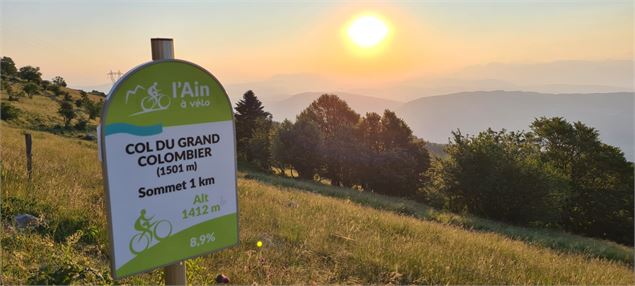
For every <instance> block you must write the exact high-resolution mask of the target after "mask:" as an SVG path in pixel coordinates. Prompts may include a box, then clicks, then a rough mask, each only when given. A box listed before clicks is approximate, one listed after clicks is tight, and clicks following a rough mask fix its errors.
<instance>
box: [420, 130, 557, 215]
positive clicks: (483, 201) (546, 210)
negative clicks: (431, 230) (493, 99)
mask: <svg viewBox="0 0 635 286" xmlns="http://www.w3.org/2000/svg"><path fill="white" fill-rule="evenodd" d="M452 136H453V140H452V142H450V144H449V145H448V147H447V149H446V151H447V152H448V158H447V159H446V160H439V161H437V163H436V164H435V165H434V167H433V168H432V169H431V171H430V173H431V176H432V178H433V184H434V187H435V188H437V189H438V190H439V191H440V192H441V193H443V194H444V195H445V197H446V198H447V207H448V208H449V209H451V210H453V211H458V212H463V211H467V212H469V213H472V214H476V215H479V216H483V217H487V218H492V219H496V220H501V221H505V222H509V223H514V224H521V225H536V224H540V225H549V223H552V224H553V223H556V224H557V222H558V213H557V210H558V208H557V205H558V203H559V202H558V197H557V196H556V194H558V190H559V189H558V187H559V186H560V185H559V182H558V180H557V177H556V176H553V173H551V172H550V171H549V170H548V169H547V168H545V167H544V166H543V164H542V163H541V162H540V160H539V158H538V156H537V155H538V153H537V151H538V149H537V148H536V146H535V145H534V144H531V141H532V135H531V134H525V133H523V132H518V133H517V132H506V131H505V130H502V131H493V130H491V129H488V130H487V131H484V132H481V133H479V134H478V135H476V136H465V135H463V134H461V133H460V132H458V131H457V132H452Z"/></svg>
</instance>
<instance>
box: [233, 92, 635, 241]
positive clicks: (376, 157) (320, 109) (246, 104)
mask: <svg viewBox="0 0 635 286" xmlns="http://www.w3.org/2000/svg"><path fill="white" fill-rule="evenodd" d="M235 110H236V113H235V118H236V135H237V145H238V156H239V160H241V161H244V162H248V163H249V164H251V165H253V166H256V167H258V168H260V169H262V170H265V171H267V172H272V170H277V173H279V174H281V175H290V176H294V177H295V176H297V177H299V178H302V179H308V180H321V181H327V182H329V183H330V184H331V185H334V186H342V187H352V188H357V189H359V190H361V191H369V192H376V193H381V194H386V195H391V196H399V197H408V198H411V199H415V200H418V201H422V202H424V203H427V204H429V205H432V206H434V207H438V208H443V209H446V210H450V211H453V212H458V213H470V214H474V215H477V216H481V217H486V218H491V219H495V220H499V221H504V222H507V223H512V224H516V225H522V226H534V227H543V228H551V229H560V230H565V231H569V232H572V233H577V234H581V235H585V236H590V237H597V238H602V239H609V240H613V241H616V242H620V243H624V244H628V245H633V231H634V229H633V190H634V186H633V179H634V178H633V172H634V170H633V163H632V162H628V161H627V160H626V159H625V158H624V154H623V153H622V152H621V150H620V149H619V148H616V147H613V146H610V145H607V144H604V143H602V142H601V140H600V139H599V134H598V131H597V130H596V129H594V128H591V127H588V126H586V125H585V124H583V123H581V122H574V123H570V122H568V121H566V120H565V119H563V118H560V117H553V118H546V117H541V118H537V119H535V120H534V121H533V123H532V124H531V126H530V129H531V130H530V131H528V132H524V131H521V132H517V131H506V130H500V131H494V130H491V129H488V130H485V131H482V132H480V133H478V134H476V135H466V134H462V133H461V132H460V130H457V131H454V132H452V133H451V136H452V137H451V138H450V140H449V144H447V145H446V147H445V152H446V153H447V156H443V157H434V156H431V155H430V154H429V153H428V150H427V149H426V144H425V141H423V140H422V139H420V138H417V137H415V136H414V135H413V133H412V131H411V129H410V128H409V127H408V125H407V124H406V123H405V122H404V121H403V120H402V119H400V118H399V117H398V116H397V115H396V114H395V113H394V112H392V111H389V110H386V111H384V113H383V114H377V113H367V114H366V115H364V116H361V115H359V114H357V113H356V112H355V111H353V110H352V109H351V108H350V107H349V106H348V104H347V103H346V102H344V101H343V100H341V99H340V98H338V97H337V96H336V95H329V94H325V95H322V96H321V97H319V98H318V99H317V100H315V101H314V102H313V103H311V104H310V105H309V106H308V107H307V108H306V109H304V110H303V111H302V112H301V113H300V114H299V115H298V116H297V117H296V120H295V122H291V121H289V120H285V121H283V122H281V123H278V122H274V121H273V120H272V117H271V114H270V113H268V112H267V111H265V109H264V106H263V105H262V102H260V100H258V98H257V97H256V96H255V94H254V93H253V92H252V91H248V92H247V93H245V94H244V96H243V98H242V99H241V100H240V101H239V102H238V103H237V104H236V108H235Z"/></svg>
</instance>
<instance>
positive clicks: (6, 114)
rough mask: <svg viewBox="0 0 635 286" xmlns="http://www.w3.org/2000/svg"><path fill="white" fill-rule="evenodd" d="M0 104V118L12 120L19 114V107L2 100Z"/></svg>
mask: <svg viewBox="0 0 635 286" xmlns="http://www.w3.org/2000/svg"><path fill="white" fill-rule="evenodd" d="M0 106H1V110H0V117H1V118H2V120H6V121H8V120H13V119H16V118H18V116H19V115H20V109H18V108H17V107H15V106H13V105H11V104H9V103H6V102H2V103H0Z"/></svg>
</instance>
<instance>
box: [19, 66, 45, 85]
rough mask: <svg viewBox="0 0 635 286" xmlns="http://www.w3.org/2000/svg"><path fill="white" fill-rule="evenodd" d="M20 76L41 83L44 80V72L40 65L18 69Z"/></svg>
mask: <svg viewBox="0 0 635 286" xmlns="http://www.w3.org/2000/svg"><path fill="white" fill-rule="evenodd" d="M18 76H19V77H20V78H22V79H24V80H27V81H30V82H34V83H40V81H42V73H41V72H40V68H39V67H32V66H24V67H21V68H20V70H19V71H18Z"/></svg>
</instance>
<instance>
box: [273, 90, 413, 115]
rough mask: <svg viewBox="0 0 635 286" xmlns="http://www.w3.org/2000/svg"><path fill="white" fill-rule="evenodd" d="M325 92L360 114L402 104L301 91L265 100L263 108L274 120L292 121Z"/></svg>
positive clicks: (337, 93)
mask: <svg viewBox="0 0 635 286" xmlns="http://www.w3.org/2000/svg"><path fill="white" fill-rule="evenodd" d="M325 93H329V94H335V95H337V96H338V97H339V98H341V99H342V100H344V101H346V103H348V105H349V106H350V107H351V108H352V109H353V110H355V111H357V112H358V113H360V114H362V115H363V114H365V113H366V112H377V113H382V112H384V110H385V109H390V110H394V109H395V108H397V107H398V106H400V105H401V104H402V102H398V101H393V100H387V99H381V98H377V97H371V96H364V95H359V94H352V93H346V92H303V93H300V94H296V95H293V96H291V97H289V98H287V99H284V100H279V101H273V102H269V103H267V102H265V103H264V104H265V109H267V110H269V112H271V114H272V115H273V118H274V120H277V121H282V120H284V119H290V120H292V121H293V120H295V117H296V115H298V114H299V113H300V111H302V110H304V109H305V108H307V106H309V104H311V102H313V101H314V100H316V99H317V98H318V97H320V96H321V95H322V94H325ZM267 105H268V106H267Z"/></svg>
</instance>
